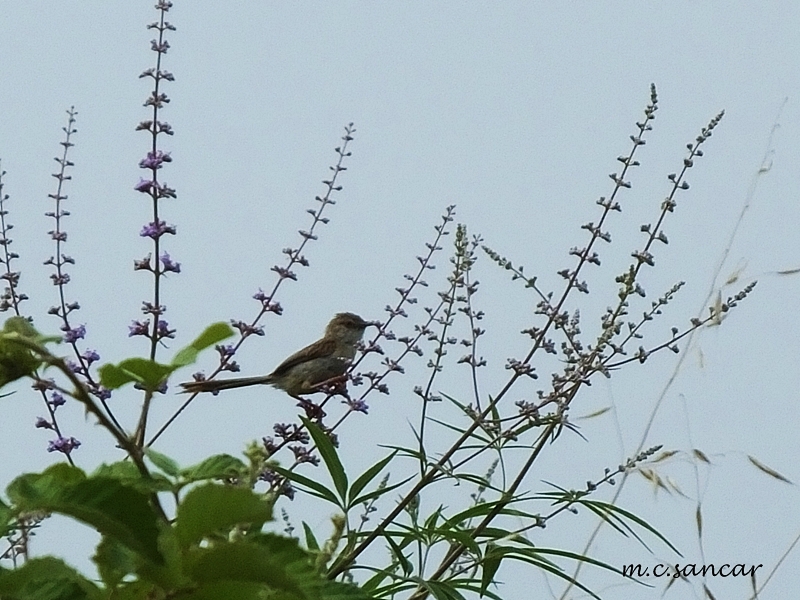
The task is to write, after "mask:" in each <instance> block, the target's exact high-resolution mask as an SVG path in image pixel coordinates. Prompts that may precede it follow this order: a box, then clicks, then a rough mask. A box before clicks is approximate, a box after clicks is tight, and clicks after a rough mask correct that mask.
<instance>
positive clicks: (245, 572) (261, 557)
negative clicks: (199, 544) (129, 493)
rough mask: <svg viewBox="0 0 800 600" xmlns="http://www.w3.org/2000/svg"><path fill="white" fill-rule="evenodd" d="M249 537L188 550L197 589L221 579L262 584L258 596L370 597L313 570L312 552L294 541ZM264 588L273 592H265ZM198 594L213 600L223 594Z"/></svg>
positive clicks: (324, 599) (326, 599)
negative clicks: (244, 539)
mask: <svg viewBox="0 0 800 600" xmlns="http://www.w3.org/2000/svg"><path fill="white" fill-rule="evenodd" d="M251 537H252V540H250V538H251ZM248 540H250V541H237V542H231V543H222V544H217V545H215V546H214V547H213V548H198V549H193V550H191V551H190V553H189V556H188V559H187V561H186V562H187V571H188V572H189V574H190V576H191V577H192V578H193V579H194V580H195V581H196V582H197V583H198V584H199V589H200V590H204V589H207V588H211V587H215V586H217V585H219V584H220V583H221V582H236V583H237V584H247V583H250V584H261V585H262V586H263V587H262V588H261V590H262V595H261V596H260V597H261V598H263V597H269V598H273V597H274V598H286V599H289V598H296V599H298V600H300V599H307V600H334V599H338V600H367V599H368V598H370V596H368V595H367V594H365V593H364V592H363V591H361V590H359V589H358V588H356V587H355V586H352V585H346V584H342V583H338V582H333V581H328V580H327V579H325V578H324V577H322V576H320V575H319V574H318V573H316V571H315V570H314V564H313V560H312V557H311V555H309V553H307V552H305V551H304V550H302V549H301V548H300V546H299V545H298V543H297V540H294V539H291V538H285V537H281V536H277V535H273V534H261V535H256V536H248ZM215 589H218V588H216V587H215ZM266 590H269V591H271V592H272V594H264V593H263V592H264V591H266ZM197 597H198V598H203V599H204V600H205V598H209V599H210V598H214V599H215V600H216V599H217V598H224V597H226V596H211V595H201V596H197ZM234 597H236V598H238V596H234ZM245 598H247V596H245Z"/></svg>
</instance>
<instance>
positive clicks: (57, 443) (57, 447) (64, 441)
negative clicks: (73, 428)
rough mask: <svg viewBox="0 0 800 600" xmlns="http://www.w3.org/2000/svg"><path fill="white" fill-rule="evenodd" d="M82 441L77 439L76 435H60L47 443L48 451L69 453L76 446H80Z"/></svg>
mask: <svg viewBox="0 0 800 600" xmlns="http://www.w3.org/2000/svg"><path fill="white" fill-rule="evenodd" d="M80 445H81V443H80V442H79V441H78V440H76V439H75V438H74V437H68V438H65V437H60V438H57V439H55V440H51V441H50V443H49V444H48V445H47V451H48V452H61V453H62V454H69V453H70V452H72V451H73V450H74V449H75V448H77V447H79V446H80Z"/></svg>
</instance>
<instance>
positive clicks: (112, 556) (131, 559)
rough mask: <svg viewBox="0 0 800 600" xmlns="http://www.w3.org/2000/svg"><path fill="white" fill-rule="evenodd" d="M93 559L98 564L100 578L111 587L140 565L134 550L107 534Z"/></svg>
mask: <svg viewBox="0 0 800 600" xmlns="http://www.w3.org/2000/svg"><path fill="white" fill-rule="evenodd" d="M92 560H93V561H94V563H95V564H96V565H97V571H98V573H100V578H101V579H102V580H103V582H104V583H105V584H106V585H107V586H108V587H109V588H114V587H116V586H117V584H119V583H120V582H121V581H122V580H123V579H124V578H125V577H126V576H127V575H130V574H132V573H135V572H136V569H137V567H138V565H139V561H138V560H137V556H136V554H135V553H134V552H131V551H130V550H129V549H128V548H127V547H125V546H123V545H122V544H120V543H119V542H117V541H116V540H115V539H113V538H110V537H106V536H103V539H102V540H100V543H99V544H98V545H97V551H96V552H95V554H94V556H93V557H92Z"/></svg>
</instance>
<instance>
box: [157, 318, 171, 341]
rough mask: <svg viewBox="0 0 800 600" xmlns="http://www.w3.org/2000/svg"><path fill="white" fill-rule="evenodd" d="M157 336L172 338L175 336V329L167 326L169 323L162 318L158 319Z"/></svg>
mask: <svg viewBox="0 0 800 600" xmlns="http://www.w3.org/2000/svg"><path fill="white" fill-rule="evenodd" d="M157 333H158V338H159V339H161V338H170V339H173V338H174V337H175V329H170V328H169V323H167V322H166V321H164V320H160V321H159V322H158V332H157Z"/></svg>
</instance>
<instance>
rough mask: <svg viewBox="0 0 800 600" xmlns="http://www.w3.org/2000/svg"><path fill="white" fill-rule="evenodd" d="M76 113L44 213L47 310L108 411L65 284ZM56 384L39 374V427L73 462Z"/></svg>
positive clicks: (76, 367)
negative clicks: (43, 412) (48, 245)
mask: <svg viewBox="0 0 800 600" xmlns="http://www.w3.org/2000/svg"><path fill="white" fill-rule="evenodd" d="M77 114H78V113H77V111H76V110H75V107H74V106H72V107H70V108H69V110H68V111H67V116H68V120H67V126H66V127H64V128H63V131H64V134H65V135H64V141H62V142H60V144H61V146H62V148H63V150H62V152H61V156H60V157H55V161H56V162H57V163H58V165H59V169H58V172H57V173H53V177H54V178H55V179H56V181H57V182H58V184H57V186H56V191H55V193H52V194H48V197H49V198H50V199H52V200H53V202H54V204H55V206H54V210H52V211H49V212H46V213H45V215H46V216H48V217H50V218H51V219H52V220H53V229H51V230H50V231H48V232H47V234H48V235H49V236H50V239H51V240H53V241H54V242H55V254H54V255H53V256H51V257H50V258H48V259H47V260H46V261H44V264H45V265H49V266H52V267H53V272H52V273H51V274H50V279H51V281H52V282H53V285H54V286H56V287H57V288H58V304H56V305H55V306H51V307H50V309H49V310H48V311H47V312H48V314H51V315H54V316H56V317H58V318H59V319H60V321H61V326H60V329H61V331H62V333H63V338H64V342H65V343H67V344H69V345H70V346H72V349H73V350H74V352H75V355H76V356H77V358H78V362H74V361H72V362H71V363H70V368H71V369H72V371H73V372H75V373H78V374H81V375H82V376H83V379H84V380H86V381H87V382H91V383H90V384H89V385H87V388H88V389H89V390H90V391H91V392H92V393H93V394H95V395H97V396H98V397H100V398H101V400H102V401H103V405H104V406H105V408H106V411H108V407H107V406H106V405H105V399H106V398H107V397H108V395H109V394H108V391H107V390H103V389H102V388H100V386H99V385H97V384H94V382H92V381H91V376H90V375H89V366H90V365H91V364H92V363H93V362H94V361H95V360H97V359H98V358H99V356H98V355H97V353H96V352H94V351H93V350H90V351H87V352H84V353H83V355H81V352H80V350H79V348H78V345H77V342H78V340H81V339H83V338H84V337H86V326H85V325H83V324H81V325H74V324H73V323H72V322H71V321H70V315H71V314H72V313H73V312H74V311H76V310H79V309H80V305H79V304H78V303H77V302H68V301H67V294H66V287H67V284H68V283H69V282H70V276H69V273H67V270H66V268H67V265H74V264H75V260H74V259H73V258H72V257H71V256H68V255H66V254H65V253H64V246H65V244H66V243H67V232H66V230H65V229H64V218H65V217H68V216H69V211H67V210H65V209H64V206H63V203H64V202H65V201H66V200H67V195H66V194H65V193H64V186H65V184H66V182H67V181H69V180H70V179H72V176H71V175H68V174H67V169H68V168H69V167H73V166H75V163H73V162H72V161H71V160H69V158H68V157H69V150H70V148H72V146H74V144H73V143H72V136H73V135H74V134H75V133H77V129H75V117H76V116H77ZM54 387H55V384H54V382H53V381H52V380H47V379H42V378H39V377H37V379H36V381H35V383H34V384H33V388H34V389H35V390H37V391H38V392H39V393H40V394H41V395H42V397H43V399H44V401H45V406H46V407H47V411H48V413H49V419H45V418H43V417H39V418H38V419H37V420H36V427H37V428H39V429H48V430H51V431H53V432H55V434H56V435H57V436H58V437H57V438H56V439H55V440H51V441H50V442H49V444H48V446H47V451H48V452H61V453H62V454H64V455H66V457H67V459H68V460H69V462H70V463H72V458H71V456H70V454H71V453H72V451H73V450H74V449H75V448H77V447H78V446H80V445H81V443H80V442H79V441H78V440H77V439H75V438H74V437H66V436H64V435H63V434H62V433H61V429H60V428H59V426H58V421H57V419H56V410H57V409H58V408H59V407H60V406H63V405H64V404H65V403H66V401H65V399H64V397H63V396H62V395H61V394H60V393H59V392H58V391H56V390H55V389H54Z"/></svg>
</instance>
